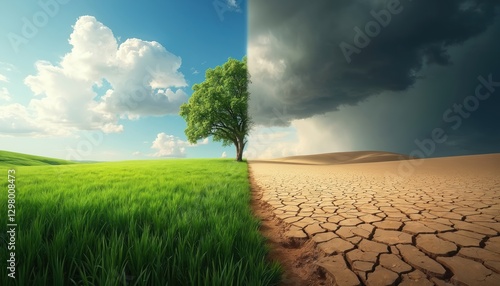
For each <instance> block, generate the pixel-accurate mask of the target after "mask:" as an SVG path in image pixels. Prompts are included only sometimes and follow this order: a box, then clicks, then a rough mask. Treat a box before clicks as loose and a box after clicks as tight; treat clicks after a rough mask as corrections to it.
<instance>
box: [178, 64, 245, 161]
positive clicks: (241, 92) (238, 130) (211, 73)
mask: <svg viewBox="0 0 500 286" xmlns="http://www.w3.org/2000/svg"><path fill="white" fill-rule="evenodd" d="M249 82H250V74H249V73H248V71H247V59H246V57H244V58H243V60H241V61H239V60H236V59H232V58H229V59H228V61H227V62H226V63H225V64H224V65H222V66H217V67H216V68H214V69H208V70H207V71H206V73H205V81H204V82H202V83H200V84H195V85H194V86H193V91H194V92H193V94H192V95H191V98H189V101H188V102H187V103H184V104H183V105H182V106H181V109H180V115H181V116H182V117H183V118H184V120H186V123H187V128H186V130H185V131H184V132H185V133H186V136H187V138H188V141H189V142H190V143H196V142H197V141H198V140H200V139H204V138H206V137H208V136H213V140H214V141H219V142H220V141H222V144H223V146H229V145H231V144H234V146H235V147H236V160H237V161H242V159H243V149H244V148H245V145H246V144H247V136H248V132H249V129H250V124H251V121H250V117H249V115H248V96H249V92H248V83H249Z"/></svg>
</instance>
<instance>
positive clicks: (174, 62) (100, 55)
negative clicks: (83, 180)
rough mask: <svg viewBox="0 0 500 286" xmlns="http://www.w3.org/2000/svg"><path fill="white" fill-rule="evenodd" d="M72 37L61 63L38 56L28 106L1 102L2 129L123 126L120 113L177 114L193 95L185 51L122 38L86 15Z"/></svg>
mask: <svg viewBox="0 0 500 286" xmlns="http://www.w3.org/2000/svg"><path fill="white" fill-rule="evenodd" d="M69 43H70V44H71V46H72V49H71V51H70V52H69V53H67V54H66V55H65V56H64V57H63V58H62V59H61V61H60V62H59V63H57V64H53V63H50V62H47V61H42V60H41V61H38V62H37V63H36V70H37V73H36V75H30V76H28V77H27V78H26V79H25V84H26V85H27V86H28V87H29V88H30V89H31V90H32V91H33V93H34V94H35V95H36V96H37V97H36V98H35V99H32V100H31V101H30V103H29V105H28V106H26V107H25V106H22V105H20V104H11V105H3V106H0V111H2V116H0V132H1V133H6V134H27V135H28V134H58V135H64V134H71V133H72V132H73V131H76V130H102V131H103V132H106V133H113V132H121V131H122V130H123V126H122V125H121V124H120V123H119V120H120V119H127V118H128V119H136V118H139V117H141V116H148V115H164V114H175V113H177V112H178V109H179V106H180V105H181V104H182V103H183V102H185V101H186V100H187V98H188V95H187V94H186V93H185V92H184V91H183V90H182V89H181V88H183V87H186V86H187V83H186V81H185V79H184V76H183V74H182V73H181V72H179V71H178V69H179V68H180V66H181V59H180V57H178V56H175V55H174V54H172V53H170V52H169V51H167V50H166V49H165V48H164V47H163V46H162V45H161V44H159V43H157V42H148V41H143V40H140V39H127V40H125V41H124V42H123V43H121V44H119V43H118V42H117V39H116V38H115V36H114V35H113V32H112V31H111V30H110V29H109V28H108V27H106V26H105V25H104V24H102V23H100V22H98V21H97V20H96V19H95V18H94V17H92V16H82V17H80V18H79V19H78V21H77V22H76V24H75V25H74V26H73V32H72V34H71V35H70V38H69ZM5 80H6V79H5V78H3V77H0V81H5ZM96 90H100V91H101V92H103V93H104V95H103V96H99V94H98V93H97V92H96ZM3 97H4V98H5V97H6V96H5V94H4V96H3Z"/></svg>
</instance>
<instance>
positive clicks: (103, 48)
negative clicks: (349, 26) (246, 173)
mask: <svg viewBox="0 0 500 286" xmlns="http://www.w3.org/2000/svg"><path fill="white" fill-rule="evenodd" d="M1 11H2V12H0V35H1V36H2V37H0V51H1V52H0V149H2V150H10V151H16V152H23V153H31V154H38V155H44V156H51V157H58V158H70V159H80V160H123V159H144V158H157V157H188V158H189V157H221V155H222V153H223V152H225V154H226V155H227V156H228V157H233V156H235V151H234V150H233V149H234V148H233V147H222V146H221V144H220V143H218V142H212V141H211V140H208V142H207V141H204V142H199V144H198V145H197V146H192V145H190V144H188V143H187V142H186V137H185V135H184V129H185V127H186V125H185V122H184V120H183V119H182V118H181V117H180V116H178V115H177V113H178V107H179V105H180V104H181V103H182V102H186V101H187V99H188V97H189V96H190V95H191V93H192V89H191V88H192V85H193V84H196V83H199V82H202V81H203V80H204V74H205V70H206V69H207V68H213V67H215V66H217V65H221V64H223V63H224V62H225V61H226V60H227V59H228V58H229V57H232V58H237V59H241V58H242V57H243V56H244V55H245V54H246V39H247V28H246V25H247V16H246V15H247V13H246V3H245V2H244V1H231V0H216V1H213V2H212V1H204V0H183V1H152V0H151V1H94V0H92V1H72V0H69V1H67V0H64V1H63V0H41V1H34V2H30V3H29V4H28V3H25V2H19V1H17V2H16V1H9V2H7V3H2V9H1ZM110 82H112V84H111V83H110ZM145 85H146V86H145ZM134 91H135V93H136V94H137V96H136V97H134V94H133V93H134ZM106 94H107V95H106ZM106 97H107V98H106ZM124 103H126V104H124Z"/></svg>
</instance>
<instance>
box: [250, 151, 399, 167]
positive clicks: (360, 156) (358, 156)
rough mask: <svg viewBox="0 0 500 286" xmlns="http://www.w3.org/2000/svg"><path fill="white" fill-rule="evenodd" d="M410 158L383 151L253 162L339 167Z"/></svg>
mask: <svg viewBox="0 0 500 286" xmlns="http://www.w3.org/2000/svg"><path fill="white" fill-rule="evenodd" d="M407 159H408V156H406V155H402V154H397V153H391V152H382V151H357V152H338V153H325V154H314V155H303V156H291V157H284V158H277V159H269V160H251V161H252V162H254V163H285V164H300V165H339V164H355V163H375V162H387V161H399V160H407Z"/></svg>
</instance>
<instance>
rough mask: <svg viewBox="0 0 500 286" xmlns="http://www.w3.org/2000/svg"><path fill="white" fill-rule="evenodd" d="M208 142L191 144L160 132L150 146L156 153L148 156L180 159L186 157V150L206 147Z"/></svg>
mask: <svg viewBox="0 0 500 286" xmlns="http://www.w3.org/2000/svg"><path fill="white" fill-rule="evenodd" d="M208 142H209V141H208V138H205V139H203V141H201V142H200V143H197V144H191V143H189V142H188V141H184V140H182V139H180V138H179V137H176V136H174V135H168V134H166V133H164V132H162V133H159V134H158V135H156V139H155V140H154V141H153V145H151V149H155V150H156V152H155V153H153V154H150V156H152V157H172V158H182V157H186V148H188V147H196V146H198V145H206V144H208Z"/></svg>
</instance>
